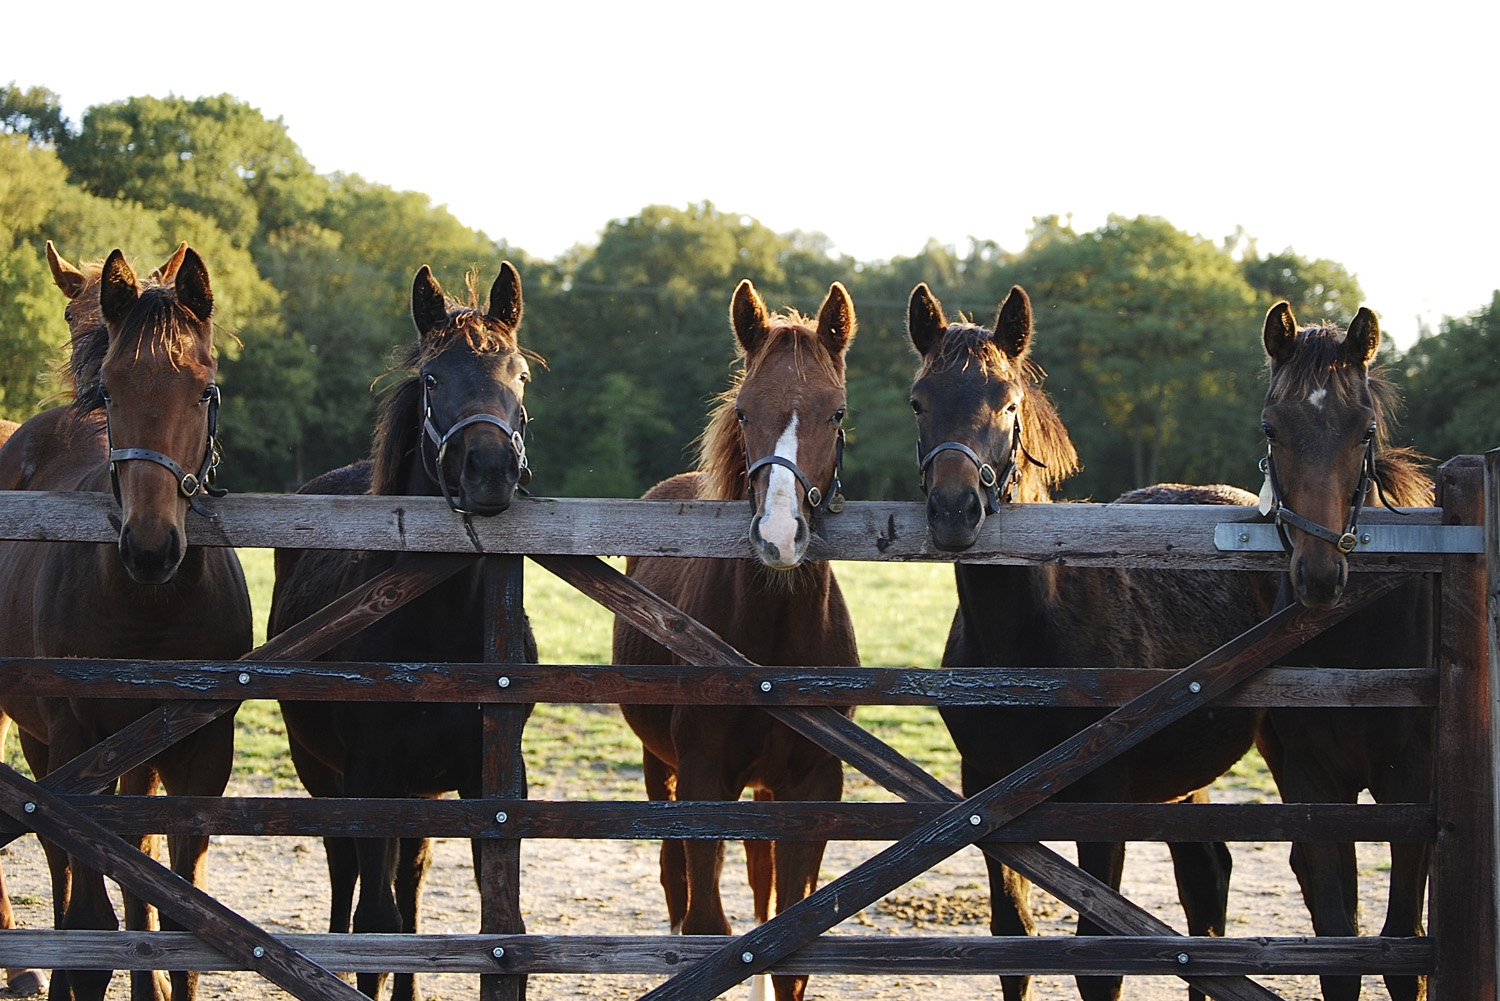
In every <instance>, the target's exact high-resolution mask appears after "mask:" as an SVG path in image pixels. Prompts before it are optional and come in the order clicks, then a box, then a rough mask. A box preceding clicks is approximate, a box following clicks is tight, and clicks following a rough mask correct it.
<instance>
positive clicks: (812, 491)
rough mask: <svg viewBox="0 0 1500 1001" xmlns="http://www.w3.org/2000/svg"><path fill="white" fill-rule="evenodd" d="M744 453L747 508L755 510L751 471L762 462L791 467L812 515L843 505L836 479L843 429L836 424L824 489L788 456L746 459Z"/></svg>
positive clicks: (831, 511)
mask: <svg viewBox="0 0 1500 1001" xmlns="http://www.w3.org/2000/svg"><path fill="white" fill-rule="evenodd" d="M749 460H750V456H749V454H748V453H746V455H745V461H746V463H747V465H746V467H745V482H746V483H747V484H748V486H749V490H750V510H751V511H752V512H753V511H754V510H755V474H756V473H757V472H758V471H760V470H761V469H764V468H765V467H766V466H782V467H784V468H786V469H788V470H790V471H791V474H792V475H793V476H795V477H796V478H797V482H798V483H800V484H801V485H802V492H803V494H804V495H805V496H806V497H807V506H808V507H810V508H812V513H813V518H814V520H815V521H816V519H818V518H821V517H822V516H824V515H827V514H838V513H839V512H840V511H842V510H843V509H844V488H843V484H841V483H840V482H839V471H840V470H842V469H843V468H844V429H843V428H839V430H838V436H837V437H836V438H835V444H834V456H833V480H832V481H831V482H830V483H829V484H828V493H827V494H824V493H823V491H821V490H819V489H818V488H817V487H815V486H813V485H812V481H811V480H809V479H808V478H807V474H806V473H804V472H803V471H802V469H801V468H800V467H799V466H798V465H797V464H796V463H795V462H793V461H792V460H791V459H788V458H786V457H784V456H780V455H775V454H772V455H767V456H765V457H764V458H760V459H756V460H755V461H754V462H750V461H749Z"/></svg>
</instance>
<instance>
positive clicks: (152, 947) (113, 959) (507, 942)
mask: <svg viewBox="0 0 1500 1001" xmlns="http://www.w3.org/2000/svg"><path fill="white" fill-rule="evenodd" d="M282 941H283V942H284V943H285V944H286V945H288V946H290V947H292V948H294V949H296V950H297V951H298V952H299V953H301V954H303V955H306V956H307V957H309V958H310V959H312V960H313V961H315V962H317V963H318V964H319V965H321V966H323V967H326V968H329V969H335V970H346V971H356V970H362V971H370V972H381V971H391V972H399V973H408V972H410V973H497V972H503V973H565V974H566V973H606V974H607V973H635V974H670V973H676V972H680V971H681V970H682V968H683V966H684V964H689V963H694V962H697V961H699V960H701V959H702V958H704V957H705V956H707V955H710V954H711V953H712V952H713V951H714V950H715V949H718V948H721V947H723V946H724V945H726V944H728V943H729V942H731V941H733V939H730V938H728V937H724V936H718V935H672V936H648V935H588V936H583V935H566V936H565V935H558V936H541V935H368V934H366V935H329V934H296V935H284V936H282ZM496 949H501V950H503V954H502V956H501V957H500V958H499V959H497V958H496V957H495V955H494V950H496ZM1432 953H1433V947H1432V942H1431V940H1430V939H1426V938H1332V937H1330V938H1258V939H1241V938H1181V937H1172V938H1146V937H1132V936H1113V937H1098V936H1094V937H1075V936H1066V937H1056V938H1036V937H1025V936H1018V937H1013V938H1012V937H1002V938H994V937H991V936H988V935H942V936H936V935H935V936H885V935H882V936H855V935H825V936H823V937H822V938H819V939H818V940H816V941H815V942H812V943H810V944H809V945H807V946H805V947H803V948H802V949H801V950H799V951H798V952H796V953H793V954H792V955H790V956H788V957H787V958H786V959H784V960H782V961H781V962H779V963H777V964H776V965H775V966H773V967H771V972H774V973H805V974H816V975H826V974H833V973H842V974H851V973H852V974H862V973H868V974H872V975H890V974H893V973H897V974H900V973H905V974H916V973H923V974H933V975H951V976H972V975H979V974H988V975H993V974H996V973H1030V974H1067V973H1091V974H1101V975H1104V974H1110V975H1121V976H1130V975H1150V974H1160V975H1183V974H1185V973H1191V974H1197V975H1200V976H1216V975H1237V974H1252V975H1262V974H1266V973H1270V972H1273V971H1274V972H1276V973H1282V974H1318V973H1369V974H1376V973H1425V972H1427V971H1428V970H1429V969H1431V965H1432ZM1183 956H1186V957H1187V962H1183V961H1182V957H1183ZM0 964H3V965H7V966H40V967H48V968H52V969H101V968H102V969H116V970H152V969H166V968H173V969H183V968H188V969H198V970H239V969H244V967H243V966H239V965H236V964H235V963H234V962H233V961H232V960H229V959H227V958H225V957H224V956H223V955H222V954H220V953H219V952H217V951H216V950H214V949H212V948H210V947H209V946H207V945H204V944H203V943H201V942H199V941H197V940H196V939H195V938H194V937H193V936H191V935H189V934H186V933H183V932H98V931H68V932H51V931H33V930H29V929H16V930H13V931H7V932H5V934H4V935H0Z"/></svg>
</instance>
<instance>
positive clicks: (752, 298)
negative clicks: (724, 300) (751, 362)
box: [729, 278, 770, 355]
mask: <svg viewBox="0 0 1500 1001" xmlns="http://www.w3.org/2000/svg"><path fill="white" fill-rule="evenodd" d="M768 316H769V314H768V313H767V312H766V303H765V300H764V299H762V298H761V297H760V293H759V292H757V291H755V286H754V285H753V284H752V283H751V281H750V279H748V278H744V279H741V280H740V284H739V286H738V287H737V288H735V290H734V298H732V299H730V300H729V322H730V323H732V324H733V325H734V336H735V337H736V338H737V339H738V340H739V342H740V347H742V348H744V349H745V354H746V355H753V354H755V351H756V349H757V348H759V347H760V345H761V342H762V341H764V340H765V337H766V334H767V333H769V332H770V329H769V327H768V326H767V323H766V321H767V318H768Z"/></svg>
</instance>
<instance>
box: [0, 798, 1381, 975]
mask: <svg viewBox="0 0 1500 1001" xmlns="http://www.w3.org/2000/svg"><path fill="white" fill-rule="evenodd" d="M532 782H533V788H532V797H533V798H535V799H565V798H567V793H566V790H565V789H564V788H563V787H561V786H558V785H556V784H549V783H548V782H547V781H546V780H545V778H544V777H539V776H533V779H532ZM228 793H229V795H241V796H253V795H268V794H270V793H269V792H268V790H267V789H266V788H262V787H250V786H246V785H244V784H236V785H231V787H230V789H229V790H228ZM1214 798H1215V799H1216V800H1220V801H1232V800H1233V799H1234V798H1235V796H1234V795H1233V794H1232V793H1231V794H1227V795H1219V794H1217V793H1216V795H1215V797H1214ZM215 841H216V843H215V845H214V847H213V849H212V851H211V853H210V856H209V886H208V890H209V892H210V893H213V894H214V895H215V896H217V897H218V898H219V899H221V900H222V901H224V902H225V903H227V904H228V905H229V906H231V907H233V908H234V909H236V910H237V911H239V912H240V913H242V914H244V915H245V916H247V917H249V918H250V919H251V920H254V921H257V922H259V923H261V924H263V925H264V926H265V927H266V928H267V929H269V930H270V931H272V932H317V931H323V930H324V929H325V928H326V926H327V925H326V922H327V908H328V884H327V873H326V869H325V865H324V859H323V849H322V846H321V844H319V843H318V841H317V840H316V839H313V838H251V837H238V836H226V837H221V838H216V839H215ZM883 847H885V845H884V844H880V843H873V842H835V843H832V844H830V845H829V847H828V852H827V855H826V857H825V859H824V863H823V879H824V881H827V880H830V879H833V878H834V877H836V876H838V875H840V874H842V873H843V872H845V871H847V870H848V869H850V868H852V867H853V866H855V865H857V864H859V863H860V862H862V861H864V860H865V859H867V858H869V857H870V856H871V855H873V854H875V853H876V852H878V851H879V850H880V849H882V848H883ZM1054 847H1055V848H1056V849H1057V850H1058V851H1060V852H1062V853H1063V854H1064V855H1066V856H1067V857H1070V858H1071V857H1073V849H1072V846H1071V845H1061V844H1060V845H1054ZM1230 848H1231V851H1232V852H1233V855H1234V866H1235V868H1234V879H1233V883H1232V888H1231V897H1230V929H1229V934H1230V935H1231V936H1234V937H1253V936H1261V935H1268V936H1291V935H1311V934H1312V929H1311V925H1310V923H1309V921H1308V918H1307V912H1306V910H1305V908H1304V907H1303V904H1302V899H1301V896H1300V894H1299V893H1298V890H1297V886H1296V882H1295V879H1294V878H1293V876H1292V874H1291V870H1290V868H1289V867H1288V865H1287V845H1285V844H1284V843H1274V842H1251V843H1237V844H1232V845H1231V846H1230ZM728 851H729V858H728V861H727V863H726V866H725V877H724V881H723V885H724V894H725V906H726V909H727V911H728V913H729V916H730V920H731V922H732V923H733V925H734V927H735V929H736V930H737V931H738V930H743V929H745V928H748V927H749V924H750V915H751V903H750V897H749V892H748V889H747V887H746V884H745V880H744V875H743V874H744V866H743V857H744V856H743V853H742V851H741V850H740V848H739V846H738V845H737V844H731V845H730V846H729V849H728ZM0 855H3V862H4V866H5V875H6V879H7V882H8V883H9V885H10V889H11V892H12V894H13V900H14V901H15V902H16V904H17V912H18V918H19V920H20V922H21V923H22V924H23V925H24V926H26V927H33V928H35V927H45V926H46V924H47V923H48V922H49V920H50V903H49V900H50V888H49V886H48V884H47V876H46V866H45V864H44V862H43V859H42V854H41V850H40V848H39V847H38V846H37V842H36V840H35V839H34V838H29V837H28V838H25V839H22V840H20V841H18V842H16V843H14V844H13V845H11V846H10V847H9V848H8V849H7V850H5V851H4V852H3V853H0ZM656 857H657V848H656V844H655V843H654V842H643V841H593V842H583V841H529V842H527V843H526V844H525V846H524V848H523V850H522V863H523V867H524V868H523V875H522V882H521V887H522V908H523V913H524V914H525V916H526V922H527V931H528V932H530V933H534V934H556V935H589V934H642V935H661V934H665V933H666V932H667V927H666V916H665V906H664V904H663V903H662V900H661V889H660V886H659V884H658V882H657V862H656ZM1359 864H1360V870H1361V877H1360V890H1361V913H1362V924H1363V927H1364V929H1365V931H1366V933H1367V934H1370V933H1373V931H1372V930H1373V929H1378V927H1379V924H1380V921H1381V919H1382V917H1383V915H1384V913H1385V902H1384V892H1385V884H1386V866H1387V864H1388V855H1387V853H1386V849H1385V846H1384V845H1361V846H1360V847H1359ZM1123 889H1124V892H1125V893H1126V894H1127V895H1128V896H1130V897H1131V899H1133V900H1135V901H1137V902H1138V903H1140V904H1141V905H1142V906H1145V907H1147V908H1148V909H1150V910H1151V911H1152V912H1153V913H1156V914H1157V915H1158V916H1160V917H1161V918H1162V919H1163V920H1165V921H1166V922H1168V923H1169V924H1171V925H1173V926H1174V927H1178V928H1181V927H1182V926H1183V920H1182V912H1181V909H1180V907H1179V906H1178V903H1177V900H1176V889H1175V884H1174V883H1173V879H1172V872H1171V867H1170V861H1169V859H1168V856H1167V852H1166V849H1165V847H1164V846H1162V845H1158V844H1134V845H1132V846H1131V847H1130V850H1129V853H1128V857H1127V861H1126V867H1125V881H1124V888H1123ZM1033 901H1034V906H1035V907H1036V909H1037V911H1038V922H1039V924H1040V925H1041V926H1042V927H1043V929H1044V933H1045V934H1048V935H1065V934H1070V933H1071V931H1072V928H1073V925H1074V922H1075V921H1076V915H1075V914H1074V913H1073V912H1072V911H1071V910H1070V909H1069V908H1067V907H1066V906H1064V905H1062V904H1059V903H1058V902H1057V901H1055V900H1054V899H1053V898H1052V897H1050V896H1048V895H1046V894H1044V893H1042V892H1040V891H1033ZM988 920H989V903H988V890H987V880H986V877H985V869H984V864H983V861H982V857H981V855H980V854H979V852H978V851H977V850H974V849H966V850H964V851H963V852H960V853H959V854H958V855H956V856H954V857H952V858H951V859H949V860H947V861H946V862H944V863H943V864H941V865H939V866H938V867H936V868H935V869H933V870H931V871H930V872H928V873H926V874H925V875H924V876H922V877H921V878H919V879H917V880H916V881H914V882H913V883H911V884H910V885H908V886H906V887H904V888H903V889H900V890H898V891H896V892H894V893H892V894H890V895H889V896H887V897H885V898H884V899H882V900H880V901H878V902H877V903H875V904H874V905H873V906H871V907H870V908H868V909H866V910H864V911H862V912H860V913H859V914H857V915H855V916H854V917H853V918H851V919H850V920H848V921H846V922H845V923H844V924H842V925H840V926H839V927H838V928H837V929H835V931H834V932H833V934H854V935H922V934H932V935H986V934H988ZM423 922H424V925H423V931H424V932H425V933H467V932H475V931H477V930H478V928H479V897H478V892H477V890H476V889H475V886H474V880H473V870H472V868H471V865H470V854H469V845H468V843H467V842H466V841H462V840H457V839H443V840H440V841H438V842H437V844H436V861H435V863H434V865H433V868H432V871H431V873H430V875H429V877H428V880H427V884H426V893H425V896H424V900H423ZM1259 980H1260V982H1261V983H1262V984H1264V985H1265V986H1267V987H1270V988H1272V989H1273V990H1276V991H1278V992H1279V993H1281V994H1282V996H1283V997H1285V998H1287V999H1288V1001H1314V999H1317V998H1319V997H1320V996H1321V992H1320V990H1319V988H1318V983H1317V980H1316V978H1313V977H1266V978H1259ZM659 982H660V978H656V977H647V976H633V975H613V976H604V975H598V976H577V975H568V976H564V975H547V976H534V977H532V978H531V980H530V982H529V985H528V992H527V996H528V998H530V999H531V1001H583V999H589V1001H595V999H628V998H637V997H639V996H640V995H642V994H643V993H645V992H646V991H648V990H649V989H651V988H652V987H653V986H655V985H656V984H657V983H659ZM422 989H423V993H424V994H425V995H426V996H427V997H429V998H432V999H440V1001H458V999H469V998H474V997H476V996H477V994H478V980H477V977H475V976H466V975H456V974H445V975H425V976H424V977H423V978H422ZM1036 993H1037V997H1038V999H1039V1001H1053V999H1058V1001H1063V999H1066V1001H1072V999H1075V998H1077V997H1078V994H1077V991H1076V989H1075V988H1074V985H1073V983H1072V980H1071V978H1068V977H1039V978H1037V992H1036ZM1363 995H1364V996H1365V997H1367V998H1380V997H1385V996H1386V992H1385V987H1384V985H1383V984H1381V983H1380V981H1379V980H1378V979H1377V978H1366V981H1365V988H1364V992H1363ZM0 996H3V995H0ZM287 996H288V995H286V994H285V993H283V992H282V991H280V990H278V989H277V988H275V987H273V986H271V985H270V984H268V983H267V982H265V981H263V980H260V979H259V978H258V977H255V976H254V975H252V974H246V973H206V974H204V976H203V978H202V982H201V985H200V997H202V998H204V999H206V1001H219V999H236V1001H263V999H264V1001H270V999H279V998H285V997H287ZM724 996H725V997H729V998H734V999H736V1001H740V999H743V998H746V997H748V989H747V988H745V987H744V986H741V987H739V988H736V989H735V990H734V991H732V992H729V993H727V994H726V995H724ZM999 996H1000V991H999V983H998V981H997V980H996V979H995V978H994V977H990V976H985V977H960V976H949V977H937V976H909V977H899V978H892V977H858V976H826V977H814V978H812V980H811V982H810V984H809V988H808V998H809V999H810V1001H811V999H834V998H840V999H869V1001H893V999H916V998H921V999H923V1001H968V999H971V998H976V997H995V998H998V997H999ZM127 997H128V988H127V978H126V977H124V976H123V975H117V976H116V977H115V979H114V981H113V982H112V984H111V986H110V992H109V1001H125V999H126V998H127ZM1124 997H1125V998H1126V999H1127V1001H1166V999H1173V1001H1178V999H1182V998H1185V997H1186V987H1185V985H1184V984H1183V983H1182V982H1181V981H1179V980H1177V979H1175V978H1171V977H1135V978H1129V979H1127V980H1126V982H1125V993H1124Z"/></svg>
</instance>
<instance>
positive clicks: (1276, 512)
mask: <svg viewBox="0 0 1500 1001" xmlns="http://www.w3.org/2000/svg"><path fill="white" fill-rule="evenodd" d="M1260 471H1261V472H1263V473H1265V474H1266V486H1267V487H1268V488H1269V492H1270V498H1269V502H1270V506H1269V507H1268V508H1267V509H1266V510H1264V511H1262V512H1261V513H1262V514H1267V515H1270V516H1271V517H1272V518H1273V519H1274V520H1275V522H1276V534H1277V535H1279V536H1280V537H1281V546H1282V548H1283V549H1285V550H1286V551H1287V552H1291V551H1292V540H1291V539H1290V538H1288V537H1287V534H1286V526H1287V525H1291V526H1292V527H1293V528H1296V529H1300V530H1301V531H1304V532H1306V533H1307V534H1308V535H1311V536H1314V537H1316V538H1319V539H1322V540H1323V541H1324V542H1331V543H1333V545H1334V548H1336V549H1337V550H1338V551H1339V552H1341V553H1343V554H1344V555H1345V556H1347V555H1349V554H1350V553H1352V552H1354V550H1355V548H1356V547H1358V546H1359V536H1358V534H1356V533H1357V531H1358V529H1359V512H1360V510H1361V509H1362V508H1363V507H1364V506H1365V495H1366V494H1368V493H1369V491H1370V485H1371V484H1372V483H1373V484H1374V485H1375V488H1376V496H1378V497H1379V498H1380V503H1381V504H1382V505H1384V506H1385V508H1386V509H1387V510H1389V511H1395V513H1397V514H1402V515H1404V514H1406V512H1405V511H1398V510H1397V509H1396V508H1394V507H1391V502H1390V501H1388V500H1386V496H1385V495H1386V489H1385V484H1384V483H1382V482H1381V480H1380V473H1379V472H1378V471H1377V470H1376V469H1375V439H1374V438H1371V439H1370V440H1369V441H1367V442H1365V457H1364V459H1362V460H1361V461H1360V469H1359V483H1358V484H1357V485H1356V486H1355V488H1354V495H1353V496H1352V497H1351V498H1350V499H1349V518H1348V523H1347V524H1346V525H1345V527H1344V531H1343V533H1342V534H1340V533H1338V532H1335V531H1333V530H1332V529H1330V528H1325V527H1324V526H1322V525H1319V524H1318V523H1317V522H1315V521H1312V520H1311V519H1308V518H1304V517H1303V516H1302V515H1300V514H1298V513H1297V512H1295V511H1293V510H1292V509H1291V508H1289V507H1287V506H1286V504H1284V503H1283V502H1282V500H1281V496H1282V491H1281V483H1280V481H1279V480H1278V479H1277V477H1276V463H1275V462H1274V461H1273V460H1272V458H1271V446H1270V443H1269V442H1268V443H1267V444H1266V457H1265V458H1264V459H1261V460H1260Z"/></svg>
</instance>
